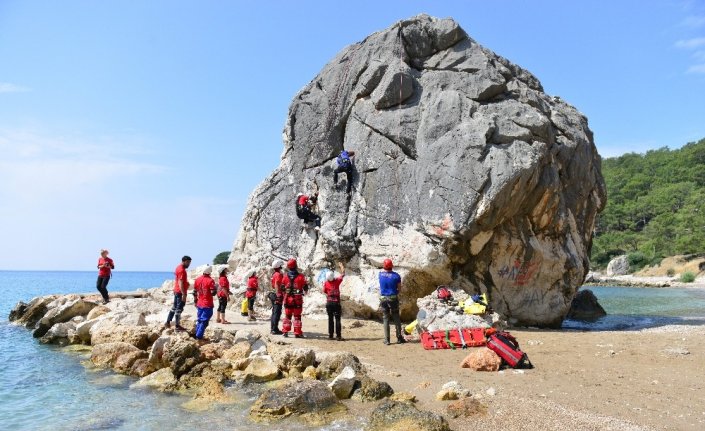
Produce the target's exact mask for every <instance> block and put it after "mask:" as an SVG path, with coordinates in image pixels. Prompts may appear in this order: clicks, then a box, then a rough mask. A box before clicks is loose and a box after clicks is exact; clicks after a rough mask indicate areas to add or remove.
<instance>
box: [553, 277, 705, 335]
mask: <svg viewBox="0 0 705 431" xmlns="http://www.w3.org/2000/svg"><path fill="white" fill-rule="evenodd" d="M586 289H590V290H592V292H593V293H594V294H595V296H596V297H597V300H598V302H599V303H600V304H601V305H602V307H603V308H604V309H605V311H606V312H607V316H605V317H602V318H600V319H598V320H597V321H596V322H580V321H575V320H566V321H564V322H563V328H564V329H582V330H593V331H613V330H637V329H644V328H653V327H656V326H664V325H703V324H705V290H704V289H696V288H675V287H669V288H642V287H613V286H591V287H586Z"/></svg>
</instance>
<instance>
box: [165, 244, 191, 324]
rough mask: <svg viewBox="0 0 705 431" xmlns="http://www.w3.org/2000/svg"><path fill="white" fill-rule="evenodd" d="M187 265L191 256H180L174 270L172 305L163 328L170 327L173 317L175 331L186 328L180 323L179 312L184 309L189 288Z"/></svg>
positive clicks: (189, 263)
mask: <svg viewBox="0 0 705 431" xmlns="http://www.w3.org/2000/svg"><path fill="white" fill-rule="evenodd" d="M189 265H191V258H190V257H189V256H184V257H182V258H181V263H180V264H179V265H177V266H176V269H175V270H174V276H175V280H174V305H173V306H172V307H171V311H169V316H167V318H166V323H164V327H165V328H171V320H172V319H174V321H175V323H176V330H177V331H185V330H186V328H184V327H183V326H181V324H180V323H181V313H182V312H183V311H184V305H186V294H187V293H188V288H189V283H188V274H187V273H186V270H187V269H188V267H189Z"/></svg>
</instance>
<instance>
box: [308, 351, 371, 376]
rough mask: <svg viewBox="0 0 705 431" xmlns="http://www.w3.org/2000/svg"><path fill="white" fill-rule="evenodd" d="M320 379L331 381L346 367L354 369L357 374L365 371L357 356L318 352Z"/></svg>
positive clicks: (344, 353)
mask: <svg viewBox="0 0 705 431" xmlns="http://www.w3.org/2000/svg"><path fill="white" fill-rule="evenodd" d="M316 361H317V362H318V367H317V369H316V372H317V374H318V378H319V379H324V380H325V379H330V378H333V377H335V376H336V375H338V374H340V373H341V372H342V371H343V370H344V369H345V367H350V368H352V369H353V370H354V371H355V372H356V373H360V372H362V371H363V370H364V368H363V366H362V364H361V363H360V360H359V359H358V358H357V356H355V355H353V354H352V353H350V352H316Z"/></svg>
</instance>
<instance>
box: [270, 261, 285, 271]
mask: <svg viewBox="0 0 705 431" xmlns="http://www.w3.org/2000/svg"><path fill="white" fill-rule="evenodd" d="M283 266H284V261H283V260H281V259H274V260H273V261H272V269H279V268H281V267H283Z"/></svg>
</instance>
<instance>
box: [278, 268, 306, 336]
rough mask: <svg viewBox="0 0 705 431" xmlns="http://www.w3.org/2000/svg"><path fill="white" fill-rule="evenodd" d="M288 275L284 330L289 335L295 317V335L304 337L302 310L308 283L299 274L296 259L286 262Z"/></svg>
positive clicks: (284, 333)
mask: <svg viewBox="0 0 705 431" xmlns="http://www.w3.org/2000/svg"><path fill="white" fill-rule="evenodd" d="M286 269H287V272H286V275H285V276H284V286H283V288H284V319H282V332H283V335H284V336H285V337H288V336H289V331H291V324H292V319H293V324H294V337H296V338H303V337H304V333H303V327H302V326H303V325H302V324H301V312H302V311H303V308H304V295H305V294H306V292H308V283H307V282H306V277H304V275H303V274H299V271H298V265H297V262H296V259H289V261H288V262H287V263H286Z"/></svg>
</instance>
